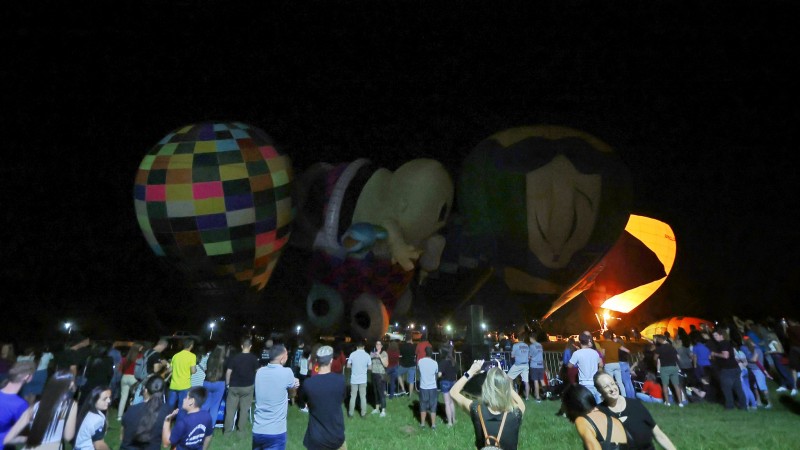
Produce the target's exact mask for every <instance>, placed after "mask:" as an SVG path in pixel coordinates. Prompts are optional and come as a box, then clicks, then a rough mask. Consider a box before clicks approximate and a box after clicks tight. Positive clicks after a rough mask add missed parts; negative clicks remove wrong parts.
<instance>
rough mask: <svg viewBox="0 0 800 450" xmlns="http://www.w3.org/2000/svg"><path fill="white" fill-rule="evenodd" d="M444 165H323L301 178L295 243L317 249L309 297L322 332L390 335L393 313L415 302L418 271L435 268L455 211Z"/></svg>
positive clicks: (311, 264) (311, 312)
mask: <svg viewBox="0 0 800 450" xmlns="http://www.w3.org/2000/svg"><path fill="white" fill-rule="evenodd" d="M453 195H454V187H453V182H452V179H451V177H450V175H449V174H448V172H447V170H446V169H445V168H444V166H443V165H442V164H441V163H439V162H437V161H434V160H431V159H415V160H411V161H408V162H406V163H405V164H403V165H401V166H400V167H399V168H397V169H396V170H395V171H390V170H388V169H386V168H381V167H376V166H375V165H374V164H373V163H371V162H370V161H369V160H367V159H358V160H356V161H353V162H351V163H343V164H336V165H334V164H327V163H318V164H315V165H313V166H312V167H310V168H309V169H308V170H306V171H305V172H303V173H302V174H301V175H300V176H299V177H298V180H297V184H296V190H295V196H294V197H295V202H296V204H297V208H298V213H297V219H296V222H295V228H294V231H293V235H292V245H295V246H297V247H300V248H304V249H307V250H310V251H311V256H310V261H309V270H308V275H309V278H310V282H311V288H310V290H309V293H308V296H307V299H306V310H307V313H308V318H309V321H310V322H311V324H312V325H314V326H316V327H317V328H320V329H328V330H330V329H336V328H340V327H342V326H345V327H348V328H349V331H350V333H351V334H352V335H354V336H356V337H363V338H374V337H378V336H381V335H383V333H385V331H386V329H387V327H388V324H389V317H390V315H392V314H395V315H397V314H404V313H405V312H406V311H407V310H408V309H409V307H410V305H411V303H412V294H411V290H410V289H409V285H410V283H411V281H412V279H413V277H414V273H415V269H416V268H417V267H419V269H420V270H421V271H423V272H424V271H430V270H434V269H435V268H436V266H437V265H438V260H439V255H441V252H442V249H443V247H444V239H443V237H442V236H440V235H437V234H436V232H437V231H438V230H440V229H441V228H442V227H443V226H444V225H445V223H446V222H447V218H448V215H449V213H450V211H451V209H452V205H453Z"/></svg>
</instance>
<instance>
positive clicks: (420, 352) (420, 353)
mask: <svg viewBox="0 0 800 450" xmlns="http://www.w3.org/2000/svg"><path fill="white" fill-rule="evenodd" d="M425 347H430V348H433V346H432V345H431V343H430V342H428V341H419V342H418V343H417V361H419V360H421V359H422V358H424V357H425Z"/></svg>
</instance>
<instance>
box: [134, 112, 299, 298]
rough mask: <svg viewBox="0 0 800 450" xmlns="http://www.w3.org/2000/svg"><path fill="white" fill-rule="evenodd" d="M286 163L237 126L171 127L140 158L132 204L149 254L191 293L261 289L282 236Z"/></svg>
mask: <svg viewBox="0 0 800 450" xmlns="http://www.w3.org/2000/svg"><path fill="white" fill-rule="evenodd" d="M291 181H292V165H291V161H290V159H289V157H288V156H285V155H283V154H281V153H280V152H279V151H278V149H276V147H275V145H274V143H273V141H272V139H271V138H270V137H269V136H268V135H267V134H266V133H265V132H264V131H262V130H260V129H258V128H255V127H252V126H250V125H247V124H244V123H241V122H230V123H219V122H215V123H212V122H207V123H199V124H193V125H187V126H184V127H182V128H179V129H176V130H174V131H172V132H171V133H169V134H167V135H166V136H165V137H164V138H163V139H161V140H160V141H159V142H158V143H157V144H156V145H155V146H154V147H153V148H152V149H151V150H150V151H149V152H148V153H147V155H145V156H144V158H143V159H142V161H141V163H140V165H139V170H138V172H137V173H136V182H135V187H134V205H135V208H136V217H137V219H138V221H139V226H140V228H141V230H142V233H143V234H144V237H145V239H146V240H147V242H148V244H150V247H151V248H152V250H153V252H155V254H156V255H158V256H162V257H164V258H166V260H167V261H168V262H169V263H171V264H173V265H174V266H176V267H178V268H179V269H180V270H181V271H182V272H183V273H184V274H185V275H186V277H187V279H188V281H189V282H190V283H191V284H192V287H193V288H194V289H195V290H200V291H225V290H231V289H240V288H244V289H245V290H246V289H248V288H252V289H254V290H256V291H258V290H261V289H263V288H264V286H266V284H267V282H268V281H269V278H270V275H271V274H272V271H273V269H274V267H275V264H276V263H277V261H278V258H279V257H280V254H281V249H282V247H283V246H284V244H285V243H286V242H287V240H288V238H289V232H290V229H289V226H290V224H291V222H292V217H293V211H292V201H291V196H290V191H289V187H290V183H291Z"/></svg>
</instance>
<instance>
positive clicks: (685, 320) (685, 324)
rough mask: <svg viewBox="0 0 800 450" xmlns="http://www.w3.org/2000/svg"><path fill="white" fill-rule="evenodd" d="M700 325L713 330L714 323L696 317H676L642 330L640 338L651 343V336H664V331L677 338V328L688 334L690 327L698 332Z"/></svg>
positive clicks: (652, 324)
mask: <svg viewBox="0 0 800 450" xmlns="http://www.w3.org/2000/svg"><path fill="white" fill-rule="evenodd" d="M702 324H706V325H708V326H709V327H710V328H714V323H713V322H711V321H709V320H705V319H700V318H698V317H683V316H676V317H668V318H666V319H662V320H659V321H657V322H653V323H651V324H650V325H648V326H647V327H646V328H645V329H644V330H642V333H641V334H642V337H644V338H647V339H649V340H651V341H652V340H653V336H655V335H657V334H664V332H665V331H668V332H669V333H670V335H671V336H678V328H683V331H685V332H686V333H689V332H690V331H691V326H692V325H694V326H695V327H696V328H697V329H698V330H699V329H700V326H701V325H702Z"/></svg>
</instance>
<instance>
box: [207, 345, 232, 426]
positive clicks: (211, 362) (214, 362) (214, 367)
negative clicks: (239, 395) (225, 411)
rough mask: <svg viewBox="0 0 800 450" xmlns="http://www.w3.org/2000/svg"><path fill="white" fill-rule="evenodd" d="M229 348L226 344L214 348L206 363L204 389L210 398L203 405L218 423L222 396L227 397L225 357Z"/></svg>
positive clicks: (213, 420)
mask: <svg viewBox="0 0 800 450" xmlns="http://www.w3.org/2000/svg"><path fill="white" fill-rule="evenodd" d="M226 353H227V346H226V345H224V344H220V345H217V346H216V347H214V351H212V352H211V355H209V357H208V361H207V362H206V379H205V380H203V387H204V388H206V391H207V392H208V397H207V398H206V401H205V402H204V403H203V406H202V409H204V410H206V411H208V413H209V414H210V415H211V421H212V422H214V423H215V424H216V423H217V415H219V405H220V404H221V403H222V396H223V395H225V357H226Z"/></svg>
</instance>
